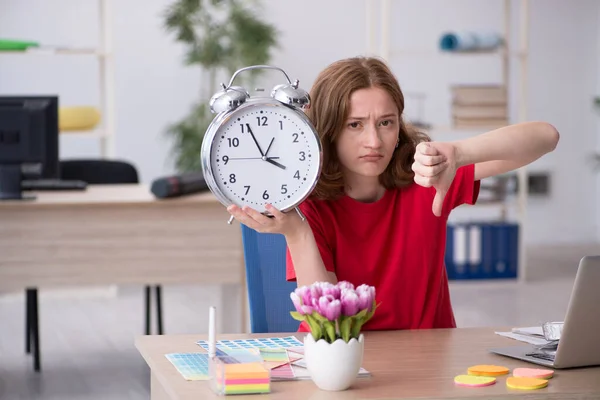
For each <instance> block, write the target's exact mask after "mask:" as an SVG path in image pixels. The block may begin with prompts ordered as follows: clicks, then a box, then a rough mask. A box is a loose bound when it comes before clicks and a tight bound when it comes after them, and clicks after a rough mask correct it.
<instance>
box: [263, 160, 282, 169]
mask: <svg viewBox="0 0 600 400" xmlns="http://www.w3.org/2000/svg"><path fill="white" fill-rule="evenodd" d="M273 158H275V157H269V158H267V159H266V160H265V161H266V162H268V163H271V164H273V165H275V166H276V167H279V168H281V169H285V165H281V164H279V163H278V162H277V161H273Z"/></svg>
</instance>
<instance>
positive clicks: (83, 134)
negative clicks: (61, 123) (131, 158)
mask: <svg viewBox="0 0 600 400" xmlns="http://www.w3.org/2000/svg"><path fill="white" fill-rule="evenodd" d="M110 136H111V135H110V134H109V133H107V132H104V131H100V130H92V131H61V132H60V137H61V138H63V137H77V138H96V139H101V138H107V137H110Z"/></svg>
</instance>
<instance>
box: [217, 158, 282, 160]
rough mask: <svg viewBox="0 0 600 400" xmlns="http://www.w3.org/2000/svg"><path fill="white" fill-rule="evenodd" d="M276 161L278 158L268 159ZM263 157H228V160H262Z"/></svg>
mask: <svg viewBox="0 0 600 400" xmlns="http://www.w3.org/2000/svg"><path fill="white" fill-rule="evenodd" d="M269 158H272V159H276V160H278V159H279V157H269ZM262 159H263V157H229V160H262Z"/></svg>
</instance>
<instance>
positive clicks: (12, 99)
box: [0, 96, 60, 200]
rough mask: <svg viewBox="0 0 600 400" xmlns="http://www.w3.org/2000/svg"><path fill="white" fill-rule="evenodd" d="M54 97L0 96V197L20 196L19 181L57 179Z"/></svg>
mask: <svg viewBox="0 0 600 400" xmlns="http://www.w3.org/2000/svg"><path fill="white" fill-rule="evenodd" d="M58 133H59V132H58V96H0V200H8V199H11V200H12V199H24V198H26V196H23V192H22V188H21V182H22V181H23V178H24V177H26V178H27V179H36V178H37V179H58V178H59V175H60V171H59V154H58V152H59V151H58Z"/></svg>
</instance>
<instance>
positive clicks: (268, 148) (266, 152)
mask: <svg viewBox="0 0 600 400" xmlns="http://www.w3.org/2000/svg"><path fill="white" fill-rule="evenodd" d="M274 140H275V136H273V139H271V143H269V147H267V151H265V157H266V156H267V154H269V150H270V149H271V145H272V144H273V141H274ZM270 158H273V157H270Z"/></svg>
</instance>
